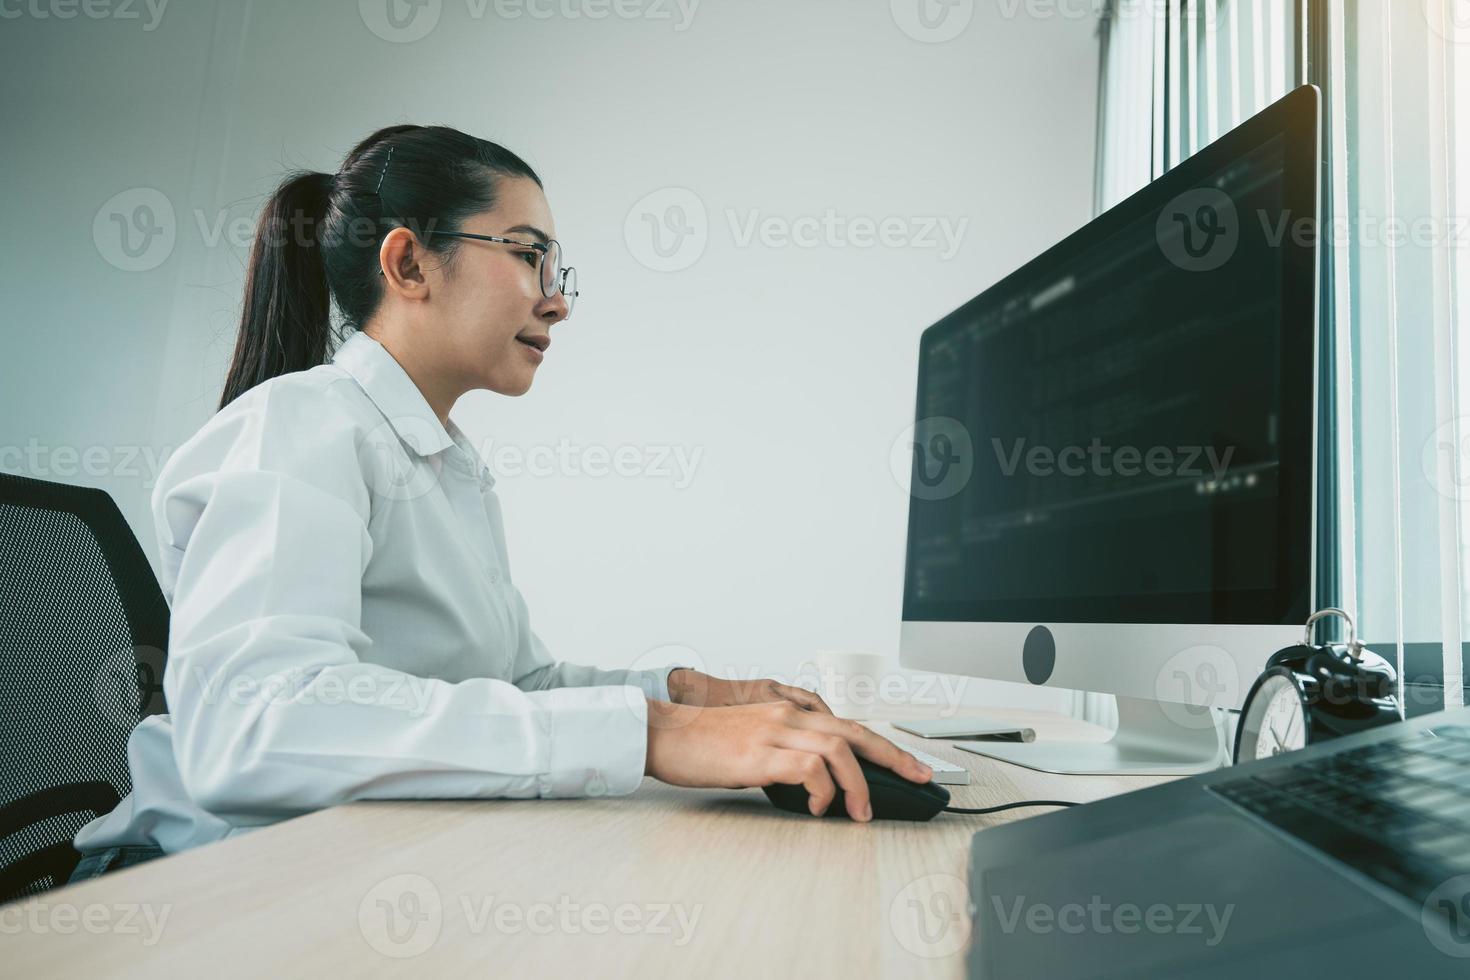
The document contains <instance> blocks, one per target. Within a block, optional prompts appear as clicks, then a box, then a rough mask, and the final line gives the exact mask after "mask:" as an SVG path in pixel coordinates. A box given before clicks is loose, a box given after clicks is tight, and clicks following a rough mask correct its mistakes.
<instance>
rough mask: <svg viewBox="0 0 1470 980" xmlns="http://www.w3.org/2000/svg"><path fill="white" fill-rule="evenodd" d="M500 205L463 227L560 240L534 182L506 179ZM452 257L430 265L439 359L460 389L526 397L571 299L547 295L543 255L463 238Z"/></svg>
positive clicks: (427, 308)
mask: <svg viewBox="0 0 1470 980" xmlns="http://www.w3.org/2000/svg"><path fill="white" fill-rule="evenodd" d="M497 190H498V195H497V201H496V204H495V207H494V208H492V209H491V210H489V211H483V212H481V213H479V214H477V215H473V216H471V217H469V218H467V219H465V221H464V223H463V224H462V225H461V227H460V229H459V230H460V231H463V232H467V233H469V234H474V235H495V236H497V237H500V238H510V239H513V240H515V241H518V242H541V243H545V242H547V241H550V240H551V239H553V238H555V237H556V226H555V224H554V222H553V221H552V217H551V208H550V207H549V206H548V205H547V203H546V195H545V194H544V193H542V191H541V188H540V187H539V186H537V184H536V182H535V181H533V180H530V179H527V178H525V177H502V178H500V180H499V182H498V187H497ZM457 245H458V254H456V255H455V256H454V258H453V260H452V261H450V262H448V263H444V262H441V261H436V259H437V256H436V255H434V254H432V253H431V254H430V256H429V257H428V260H427V261H426V262H425V263H424V280H425V285H426V286H427V287H428V299H429V301H428V302H427V303H426V304H424V306H423V308H422V309H421V312H422V313H423V314H426V315H427V316H428V317H429V318H431V320H432V324H423V325H424V326H430V327H431V329H432V331H433V333H434V334H435V335H436V336H437V337H438V338H439V339H440V341H441V342H440V343H439V344H436V347H438V350H437V351H436V352H435V353H436V355H437V356H435V357H434V360H435V361H436V362H437V365H438V368H439V370H440V371H441V372H443V373H444V374H445V375H447V377H446V380H447V381H448V382H449V385H450V387H452V388H457V389H458V390H459V391H472V390H475V389H479V388H485V389H488V390H490V391H494V392H498V393H500V394H502V395H522V394H525V393H526V391H527V390H529V389H530V387H531V381H532V380H533V379H534V378H535V375H536V368H537V367H538V366H539V365H540V364H541V362H542V360H543V358H545V357H547V356H549V355H548V354H546V353H544V352H543V351H541V350H538V349H537V348H538V347H539V348H546V347H548V346H550V342H551V326H552V324H555V323H558V322H560V321H561V320H564V319H566V316H567V302H566V297H564V296H562V295H561V293H560V292H558V293H557V294H556V295H554V296H551V297H547V296H543V295H542V293H541V273H540V268H541V259H542V255H541V253H540V252H539V251H538V250H536V249H531V248H521V247H518V246H515V245H505V244H501V243H498V242H485V241H479V240H476V239H459V240H458V242H457Z"/></svg>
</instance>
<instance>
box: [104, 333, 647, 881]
mask: <svg viewBox="0 0 1470 980" xmlns="http://www.w3.org/2000/svg"><path fill="white" fill-rule="evenodd" d="M494 482H495V481H494V478H493V477H491V475H490V474H489V472H488V470H487V469H486V467H485V465H484V463H483V461H481V459H480V458H479V456H478V455H477V454H476V452H475V450H474V448H473V447H472V446H471V445H470V443H469V441H468V440H466V439H465V437H464V435H463V433H461V432H460V431H459V428H458V426H456V425H455V424H454V422H453V421H452V420H451V421H450V422H449V424H448V426H444V425H441V424H440V422H439V420H438V418H437V417H436V416H435V415H434V413H433V410H432V409H431V408H430V407H429V404H428V402H427V401H425V399H424V397H423V395H422V394H421V393H420V391H419V390H418V387H417V386H416V385H415V384H414V382H413V380H412V379H411V378H410V377H409V376H408V374H407V372H405V371H404V370H403V368H402V367H401V366H400V365H399V364H398V362H397V361H396V360H394V358H393V356H392V355H391V354H389V353H388V351H387V350H386V349H385V348H384V347H383V346H382V345H381V344H379V343H378V342H377V341H376V340H373V339H372V338H371V337H368V336H367V335H366V334H363V333H357V332H355V333H353V334H352V336H351V337H350V338H349V339H348V340H347V341H346V342H344V343H343V345H342V347H341V348H340V349H339V350H338V351H337V353H336V355H335V356H334V357H333V358H332V362H331V363H329V364H323V365H321V366H318V367H315V368H312V369H310V370H307V371H299V372H295V373H292V374H287V375H283V376H281V377H278V378H274V379H272V380H270V381H266V382H264V383H262V384H260V385H258V386H256V387H255V388H253V389H251V390H250V391H248V392H246V393H245V394H244V395H242V396H240V397H239V398H237V399H236V400H235V401H233V402H231V403H230V404H229V405H228V406H226V407H225V408H224V409H222V410H221V411H220V412H219V413H217V414H216V415H215V416H214V417H213V418H212V419H210V420H209V421H208V422H207V423H206V424H205V425H204V427H203V428H202V429H200V430H199V432H198V433H197V434H196V435H195V436H194V437H193V438H191V439H190V440H189V441H188V442H187V443H185V444H184V445H183V446H181V447H180V448H179V449H178V450H177V451H176V452H175V453H174V454H173V455H172V456H171V457H170V458H169V461H168V463H167V465H166V466H165V467H164V469H163V472H162V473H161V474H160V476H159V481H158V485H157V487H156V488H155V489H154V492H153V498H152V509H153V516H154V519H155V521H156V523H157V531H158V544H159V548H160V549H161V554H162V582H161V585H162V587H163V592H164V595H165V596H166V597H167V598H168V599H169V602H170V605H171V607H172V619H171V623H170V626H169V649H168V665H167V668H166V670H165V672H164V680H163V688H164V694H165V696H166V697H167V699H168V706H169V714H166V715H158V716H154V717H150V718H147V719H145V720H144V721H142V722H141V723H140V724H138V725H137V727H136V728H134V730H133V732H132V734H131V736H130V737H129V740H128V763H129V767H130V769H131V771H132V778H133V791H132V793H131V794H129V795H128V796H127V797H126V798H125V799H124V800H123V801H122V802H121V803H120V804H119V805H118V807H117V808H116V809H115V810H113V811H112V812H111V813H109V814H106V815H104V816H102V817H99V818H98V819H96V820H94V821H92V822H91V823H89V824H88V825H87V826H85V827H83V828H82V830H81V831H80V832H79V833H78V834H77V836H76V846H77V847H78V848H79V849H82V850H91V849H97V848H103V847H109V846H113V845H117V844H147V843H153V844H156V845H158V846H159V847H161V848H162V849H163V850H164V851H165V852H167V853H173V852H176V851H182V850H185V849H187V848H190V847H195V846H197V845H200V844H205V843H208V842H211V841H215V840H219V839H221V838H224V837H228V836H230V835H232V834H235V833H239V832H241V831H244V830H248V829H251V828H254V827H259V826H262V825H266V824H270V823H274V822H276V821H279V820H283V819H286V818H288V817H292V816H295V815H298V814H302V813H306V812H309V811H311V810H316V809H320V808H322V807H327V806H332V805H333V804H337V803H345V802H347V801H349V800H359V799H408V798H431V797H432V798H446V797H455V798H463V797H522V798H524V797H537V796H540V797H569V796H600V795H621V794H626V793H631V792H632V791H633V790H634V789H636V788H637V787H638V785H639V783H640V782H641V781H642V779H643V770H644V762H645V754H646V750H647V738H648V730H647V712H648V705H647V702H646V701H645V696H646V697H651V698H656V699H660V700H667V699H668V674H669V671H670V670H672V669H674V667H673V666H669V667H663V668H661V669H659V670H616V671H608V670H599V669H596V668H592V667H581V666H575V665H571V664H564V663H557V662H555V661H553V660H552V658H551V656H550V654H549V653H548V652H547V650H546V647H545V646H544V645H543V644H542V642H541V640H540V638H539V637H537V636H536V634H535V633H534V632H532V630H531V625H530V617H529V614H528V613H527V609H526V602H525V600H524V599H523V598H522V597H521V593H520V591H519V590H518V589H517V588H516V587H515V585H514V584H512V582H511V577H510V566H509V564H508V561H507V558H506V549H505V534H504V528H503V526H502V523H501V514H500V501H499V499H498V498H497V497H496V495H495V492H494V490H493V486H494Z"/></svg>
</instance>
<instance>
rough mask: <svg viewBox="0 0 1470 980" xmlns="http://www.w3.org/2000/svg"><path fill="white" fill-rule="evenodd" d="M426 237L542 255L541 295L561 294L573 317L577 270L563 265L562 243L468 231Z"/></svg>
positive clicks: (440, 233) (427, 233) (436, 233)
mask: <svg viewBox="0 0 1470 980" xmlns="http://www.w3.org/2000/svg"><path fill="white" fill-rule="evenodd" d="M425 235H448V236H449V237H450V238H472V239H474V240H475V241H477V242H495V243H496V244H499V245H516V246H519V247H520V248H531V249H535V250H536V251H537V252H540V253H541V263H540V264H541V295H542V296H545V297H546V298H547V299H550V298H551V297H553V296H555V295H556V294H557V293H558V292H560V293H561V294H562V295H563V296H565V297H566V300H567V316H568V317H570V316H571V315H572V307H574V306H576V305H577V270H576V269H574V268H572V267H571V266H567V267H566V268H565V269H563V268H562V265H561V259H562V255H561V242H559V241H557V240H556V239H554V238H553V239H552V240H551V241H549V242H545V243H542V242H518V241H516V240H515V239H513V238H501V237H500V236H498V235H472V234H470V233H469V232H467V231H429V232H425Z"/></svg>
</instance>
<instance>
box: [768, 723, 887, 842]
mask: <svg viewBox="0 0 1470 980" xmlns="http://www.w3.org/2000/svg"><path fill="white" fill-rule="evenodd" d="M776 744H777V745H778V746H780V747H781V748H783V749H795V750H797V751H799V752H805V753H808V758H812V759H816V760H818V761H819V762H820V763H821V764H822V768H823V769H824V770H826V771H827V772H829V773H830V774H831V778H830V779H829V780H828V782H829V783H830V782H831V781H832V780H833V779H835V780H836V781H837V785H839V786H841V787H842V795H843V799H844V802H845V803H846V805H847V814H848V816H850V817H852V818H853V819H854V820H871V819H872V816H873V812H872V808H871V803H870V801H869V799H868V781H867V779H866V778H864V776H863V771H862V769H861V768H859V767H858V763H857V757H856V756H854V755H853V754H852V746H850V745H849V744H848V743H847V740H846V739H844V738H843V737H842V736H840V735H834V734H831V733H829V732H814V731H807V730H804V729H800V728H785V729H782V730H781V732H780V734H779V736H778V741H777V742H776ZM827 801H828V802H830V801H831V797H828V798H827Z"/></svg>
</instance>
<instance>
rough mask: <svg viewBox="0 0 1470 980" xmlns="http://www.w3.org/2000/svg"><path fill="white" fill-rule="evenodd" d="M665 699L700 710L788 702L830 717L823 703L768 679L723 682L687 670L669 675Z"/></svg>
mask: <svg viewBox="0 0 1470 980" xmlns="http://www.w3.org/2000/svg"><path fill="white" fill-rule="evenodd" d="M669 700H671V701H673V702H674V703H675V704H689V705H694V706H695V707H701V708H728V707H730V706H732V705H736V704H764V703H766V702H768V701H790V702H791V703H792V704H794V705H796V706H797V707H799V708H805V709H807V710H808V711H820V712H823V713H824V714H829V715H830V714H831V713H832V709H831V708H829V707H827V702H825V701H823V700H822V699H821V698H820V697H818V696H817V695H815V694H813V693H812V692H811V691H808V690H806V689H805V688H801V687H792V686H791V685H790V684H778V683H776V682H775V681H773V680H770V679H768V678H759V679H757V680H753V681H727V680H725V679H723V678H720V677H712V676H711V675H709V674H704V673H701V672H700V671H697V670H693V669H692V668H689V667H680V668H678V669H677V670H672V671H670V672H669Z"/></svg>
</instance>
